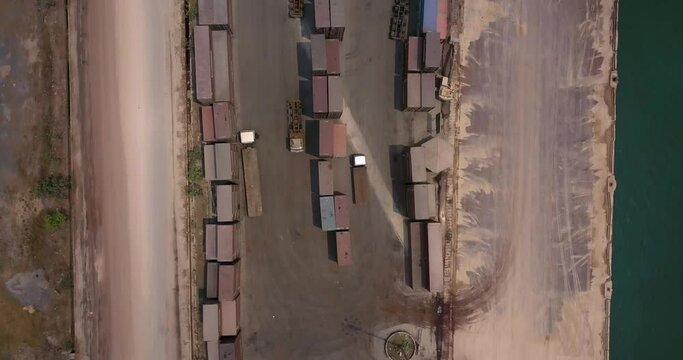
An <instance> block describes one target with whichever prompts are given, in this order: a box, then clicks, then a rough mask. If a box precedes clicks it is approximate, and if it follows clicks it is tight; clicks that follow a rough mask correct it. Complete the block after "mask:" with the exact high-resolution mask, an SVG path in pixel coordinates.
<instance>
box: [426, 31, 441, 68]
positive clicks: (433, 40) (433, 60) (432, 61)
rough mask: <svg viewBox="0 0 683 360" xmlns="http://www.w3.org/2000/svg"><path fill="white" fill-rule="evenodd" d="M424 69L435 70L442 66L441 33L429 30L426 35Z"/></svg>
mask: <svg viewBox="0 0 683 360" xmlns="http://www.w3.org/2000/svg"><path fill="white" fill-rule="evenodd" d="M423 49H424V57H423V64H422V65H423V70H424V71H427V72H434V71H436V70H437V69H438V68H439V67H440V66H441V40H440V39H439V33H437V32H428V33H425V36H424V44H423Z"/></svg>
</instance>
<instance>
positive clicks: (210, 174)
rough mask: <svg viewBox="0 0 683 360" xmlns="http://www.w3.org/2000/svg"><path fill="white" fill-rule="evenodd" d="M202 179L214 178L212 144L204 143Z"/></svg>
mask: <svg viewBox="0 0 683 360" xmlns="http://www.w3.org/2000/svg"><path fill="white" fill-rule="evenodd" d="M204 179H206V180H209V181H211V180H216V153H215V150H214V145H213V144H211V145H204Z"/></svg>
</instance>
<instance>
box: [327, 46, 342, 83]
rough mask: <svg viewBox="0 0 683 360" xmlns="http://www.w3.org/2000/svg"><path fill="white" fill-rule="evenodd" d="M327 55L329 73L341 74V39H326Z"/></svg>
mask: <svg viewBox="0 0 683 360" xmlns="http://www.w3.org/2000/svg"><path fill="white" fill-rule="evenodd" d="M325 47H326V50H327V51H326V55H327V74H328V75H339V74H341V61H340V57H339V55H340V52H341V41H339V40H338V39H327V40H326V41H325Z"/></svg>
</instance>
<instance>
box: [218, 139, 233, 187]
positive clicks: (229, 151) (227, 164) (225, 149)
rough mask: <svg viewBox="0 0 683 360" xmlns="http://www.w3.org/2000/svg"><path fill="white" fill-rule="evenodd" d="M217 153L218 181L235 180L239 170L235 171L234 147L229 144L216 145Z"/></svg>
mask: <svg viewBox="0 0 683 360" xmlns="http://www.w3.org/2000/svg"><path fill="white" fill-rule="evenodd" d="M214 150H215V152H216V180H235V173H237V171H236V170H237V169H233V167H232V166H233V157H234V155H233V146H232V144H229V143H216V144H214Z"/></svg>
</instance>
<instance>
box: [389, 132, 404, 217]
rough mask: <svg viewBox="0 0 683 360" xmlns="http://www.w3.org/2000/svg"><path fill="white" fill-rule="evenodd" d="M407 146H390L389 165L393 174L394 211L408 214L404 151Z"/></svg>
mask: <svg viewBox="0 0 683 360" xmlns="http://www.w3.org/2000/svg"><path fill="white" fill-rule="evenodd" d="M404 151H405V146H403V145H391V146H389V166H390V174H391V195H392V198H393V203H394V211H396V212H397V213H399V214H401V215H404V216H406V215H407V213H406V204H405V201H406V199H405V198H406V185H405V164H404V163H405V161H404V157H403V153H404Z"/></svg>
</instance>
